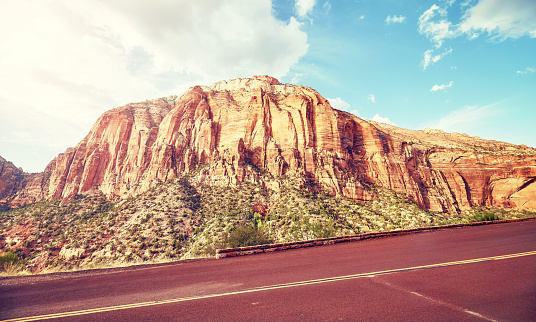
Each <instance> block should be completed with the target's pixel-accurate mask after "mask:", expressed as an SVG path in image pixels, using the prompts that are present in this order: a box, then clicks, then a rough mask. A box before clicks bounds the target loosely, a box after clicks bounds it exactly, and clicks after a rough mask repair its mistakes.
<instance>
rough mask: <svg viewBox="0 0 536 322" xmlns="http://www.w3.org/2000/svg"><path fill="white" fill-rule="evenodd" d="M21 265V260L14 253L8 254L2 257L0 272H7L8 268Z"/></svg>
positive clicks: (0, 259) (0, 258)
mask: <svg viewBox="0 0 536 322" xmlns="http://www.w3.org/2000/svg"><path fill="white" fill-rule="evenodd" d="M21 264H22V262H21V261H20V260H19V258H18V257H17V255H15V254H13V253H7V254H5V255H3V256H0V271H4V270H7V268H8V267H12V266H14V265H21Z"/></svg>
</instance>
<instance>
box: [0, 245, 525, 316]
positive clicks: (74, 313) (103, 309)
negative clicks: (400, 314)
mask: <svg viewBox="0 0 536 322" xmlns="http://www.w3.org/2000/svg"><path fill="white" fill-rule="evenodd" d="M531 255H536V251H531V252H524V253H516V254H508V255H501V256H492V257H481V258H474V259H467V260H462V261H455V262H446V263H439V264H431V265H423V266H413V267H406V268H397V269H389V270H384V271H377V272H371V273H361V274H354V275H345V276H337V277H331V278H322V279H316V280H308V281H301V282H293V283H286V284H277V285H269V286H261V287H255V288H251V289H247V290H238V291H231V292H225V293H217V294H207V295H200V296H191V297H183V298H177V299H169V300H162V301H149V302H141V303H133V304H124V305H116V306H107V307H101V308H95V309H89V310H80V311H71V312H63V313H54V314H45V315H37V316H30V317H22V318H16V319H11V320H3V321H0V322H8V321H10V322H11V321H13V322H15V321H17V322H22V321H38V320H45V319H55V318H62V317H73V316H79V315H86V314H92V313H102V312H110V311H118V310H126V309H132V308H140V307H146V306H154V305H162V304H170V303H179V302H186V301H193V300H201V299H207V298H214V297H222V296H228V295H236V294H245V293H254V292H261V291H268V290H276V289H282V288H289V287H295V286H303V285H311V284H320V283H328V282H335V281H342V280H348V279H356V278H362V277H372V276H378V275H384V274H392V273H399V272H407V271H414V270H420V269H428V268H439V267H446V266H454V265H464V264H472V263H481V262H486V261H494V260H501V259H509V258H516V257H524V256H531Z"/></svg>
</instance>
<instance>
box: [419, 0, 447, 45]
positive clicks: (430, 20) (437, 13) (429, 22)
mask: <svg viewBox="0 0 536 322" xmlns="http://www.w3.org/2000/svg"><path fill="white" fill-rule="evenodd" d="M446 16H447V10H446V8H440V7H439V6H438V5H436V4H434V5H432V6H431V7H430V9H428V10H426V11H425V12H424V13H423V14H422V15H421V16H420V17H419V22H418V26H419V29H418V30H419V33H420V34H422V35H425V36H426V37H427V38H429V39H430V40H431V41H432V42H433V43H435V47H436V48H440V47H441V46H442V45H443V41H445V39H448V38H452V37H455V36H456V32H455V30H453V25H452V23H451V22H450V21H448V20H446V19H441V20H439V21H435V20H437V19H436V18H437V17H441V18H445V17H446Z"/></svg>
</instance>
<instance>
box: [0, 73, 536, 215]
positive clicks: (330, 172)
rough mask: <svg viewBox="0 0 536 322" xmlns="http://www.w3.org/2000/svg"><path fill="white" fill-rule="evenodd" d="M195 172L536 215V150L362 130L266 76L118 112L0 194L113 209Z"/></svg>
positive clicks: (362, 124) (209, 178)
mask: <svg viewBox="0 0 536 322" xmlns="http://www.w3.org/2000/svg"><path fill="white" fill-rule="evenodd" d="M193 169H200V171H199V174H198V176H199V180H201V181H203V182H205V183H207V184H213V185H222V184H223V185H228V184H236V183H238V182H243V181H247V180H249V181H257V182H258V181H263V178H264V176H262V175H259V173H264V174H265V175H269V176H272V177H278V176H284V175H301V176H303V178H304V179H306V181H307V182H312V183H314V184H317V185H319V186H322V187H324V188H326V189H328V190H329V191H330V192H331V193H332V194H337V195H342V196H345V197H347V198H352V199H356V200H364V201H366V200H370V199H371V198H373V193H372V190H371V189H368V187H370V186H371V185H373V184H376V185H380V186H383V187H387V188H390V189H393V190H395V191H397V192H402V193H405V194H407V195H408V197H409V198H411V199H412V200H414V201H415V202H417V203H418V204H419V205H420V206H421V207H423V208H425V209H430V210H434V211H445V212H447V211H457V210H460V209H463V208H468V207H473V206H500V207H506V208H520V209H527V210H536V150H535V149H532V148H528V147H523V146H517V145H512V144H508V143H504V142H497V141H487V140H482V139H480V138H475V137H468V136H467V135H464V134H456V133H454V134H448V133H445V132H442V131H438V130H428V129H427V130H425V131H410V130H404V129H400V128H397V127H393V126H389V125H385V124H379V123H375V122H370V121H365V120H363V119H360V118H358V117H356V116H354V115H352V114H349V113H346V112H343V111H338V110H335V109H333V108H332V107H331V106H330V104H329V102H328V101H327V100H326V99H325V98H323V97H322V96H321V95H320V94H319V93H318V92H316V91H315V90H313V89H311V88H308V87H303V86H294V85H288V84H287V85H284V84H280V83H279V81H278V80H276V79H275V78H272V77H269V76H256V77H253V78H251V79H235V80H231V81H222V82H218V83H216V84H214V85H212V86H210V87H206V86H196V87H193V88H191V89H190V90H189V91H188V92H187V93H186V94H184V95H182V96H181V97H170V98H167V99H157V100H154V101H146V102H143V103H137V104H129V105H126V106H123V107H119V108H116V109H113V110H110V111H108V112H106V113H104V114H103V115H102V116H101V117H100V118H99V119H98V121H97V122H96V123H95V125H94V126H93V128H92V129H91V131H90V132H89V134H88V135H87V136H86V137H85V138H84V139H83V140H82V141H81V142H80V143H79V144H78V145H77V146H76V147H74V148H70V149H67V150H66V151H65V152H64V153H62V154H60V155H58V157H56V158H55V159H54V160H53V161H52V162H50V164H49V165H48V166H47V168H46V170H45V171H44V172H43V173H41V174H36V175H33V176H31V177H27V178H25V179H24V180H22V179H21V180H18V181H17V182H18V183H17V184H13V183H11V184H10V183H9V182H10V181H9V180H7V179H5V178H7V177H9V175H5V174H4V175H2V174H1V173H0V188H1V187H7V188H4V189H3V190H0V193H2V195H0V198H3V199H2V202H3V203H4V204H9V205H11V206H18V205H21V204H25V203H29V202H35V201H37V200H40V199H43V198H45V199H70V198H73V197H74V196H75V195H76V194H81V193H84V192H87V191H89V190H93V189H96V190H100V191H102V192H104V193H105V194H106V195H107V196H108V198H110V199H114V198H120V197H125V196H129V195H132V194H135V193H137V192H141V191H143V190H146V189H148V188H149V187H151V186H153V185H155V184H157V183H160V182H164V181H166V180H169V179H172V178H175V177H177V176H180V175H181V173H185V172H187V171H190V170H193ZM259 170H261V171H259ZM7 171H11V172H13V173H14V175H17V176H19V177H20V178H22V177H21V176H22V175H23V174H21V173H18V172H17V171H14V170H9V169H8V170H7ZM4 172H5V171H4ZM11 182H13V180H11ZM273 182H277V181H276V180H272V181H271V188H275V189H277V184H275V185H274V184H273Z"/></svg>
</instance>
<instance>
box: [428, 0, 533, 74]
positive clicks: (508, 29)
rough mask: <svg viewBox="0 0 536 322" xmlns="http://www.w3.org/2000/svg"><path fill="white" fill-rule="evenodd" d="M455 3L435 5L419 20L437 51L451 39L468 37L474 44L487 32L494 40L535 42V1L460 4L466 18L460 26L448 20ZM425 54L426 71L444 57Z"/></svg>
mask: <svg viewBox="0 0 536 322" xmlns="http://www.w3.org/2000/svg"><path fill="white" fill-rule="evenodd" d="M454 2H455V1H448V2H446V3H445V4H444V6H443V7H441V6H438V5H436V4H434V5H432V6H431V7H430V8H429V9H428V10H426V11H425V12H424V13H423V14H422V15H421V16H420V17H419V20H418V31H419V33H420V34H422V35H424V36H425V37H427V38H428V39H429V40H430V41H431V42H432V44H433V45H434V47H435V48H436V49H439V48H441V47H442V46H443V44H444V42H445V41H446V40H448V39H453V38H457V37H460V36H466V37H467V38H468V39H469V40H473V39H475V38H477V37H479V36H480V34H481V33H483V32H487V33H488V35H489V36H490V37H491V38H492V39H499V40H500V41H502V40H505V39H507V38H519V37H522V36H529V37H531V38H536V1H534V0H509V1H504V0H479V1H478V2H477V3H476V4H474V5H473V3H474V2H472V1H467V2H463V3H460V9H461V10H462V12H464V13H463V15H462V18H461V21H460V23H459V24H453V23H452V22H451V21H449V20H448V17H447V9H448V8H449V7H451V6H452V5H453V4H454ZM432 52H433V51H432V50H428V51H427V52H425V56H424V59H423V62H422V65H423V67H424V69H426V68H427V67H428V66H429V65H430V64H432V63H435V62H437V61H439V60H440V59H441V58H443V56H444V55H445V54H447V53H449V52H450V51H447V52H446V53H444V54H440V55H432Z"/></svg>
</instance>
